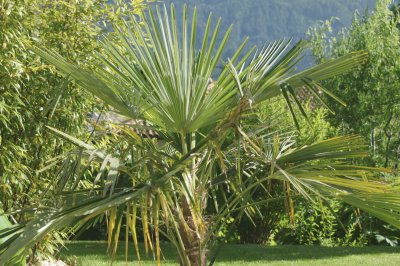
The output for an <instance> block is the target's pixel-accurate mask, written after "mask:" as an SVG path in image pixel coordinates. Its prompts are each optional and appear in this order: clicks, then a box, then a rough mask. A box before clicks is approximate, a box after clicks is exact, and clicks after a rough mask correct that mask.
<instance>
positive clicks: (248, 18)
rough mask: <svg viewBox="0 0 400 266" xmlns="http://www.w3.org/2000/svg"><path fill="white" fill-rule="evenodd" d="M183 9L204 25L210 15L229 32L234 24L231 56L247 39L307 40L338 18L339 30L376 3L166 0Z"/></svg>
mask: <svg viewBox="0 0 400 266" xmlns="http://www.w3.org/2000/svg"><path fill="white" fill-rule="evenodd" d="M165 2H166V3H167V4H169V3H171V2H173V3H174V4H175V6H176V7H178V8H179V9H181V6H182V5H183V4H184V3H187V4H188V6H189V8H191V9H192V8H193V7H194V6H197V7H198V10H199V22H200V25H204V23H205V21H206V20H207V17H208V14H209V13H210V12H213V14H214V16H215V17H221V18H222V26H223V28H224V29H226V28H227V27H228V26H229V25H230V24H234V29H233V32H232V36H231V42H230V45H229V46H228V49H227V50H228V51H227V53H228V54H230V53H231V52H232V51H233V49H234V47H237V45H238V43H240V42H241V41H242V40H243V39H244V38H245V37H246V36H249V37H250V42H249V43H250V44H251V45H258V46H262V45H264V44H265V43H267V42H270V41H272V40H276V39H281V38H291V37H293V38H295V39H299V38H303V37H305V33H306V31H307V29H308V28H309V27H310V26H312V25H314V24H315V22H316V21H318V20H325V19H330V18H331V17H338V18H339V19H340V20H339V21H338V22H337V23H336V26H337V27H343V26H349V25H350V23H351V20H352V17H353V13H354V11H355V10H356V9H357V10H359V11H360V12H364V11H365V10H366V8H367V7H368V8H369V9H372V8H373V7H374V3H375V0H352V1H348V0H218V1H216V0H166V1H165Z"/></svg>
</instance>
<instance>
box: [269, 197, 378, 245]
mask: <svg viewBox="0 0 400 266" xmlns="http://www.w3.org/2000/svg"><path fill="white" fill-rule="evenodd" d="M365 217H368V216H365ZM363 218H364V216H362V215H361V214H360V213H359V212H357V210H355V209H354V208H352V207H349V206H347V205H343V204H341V203H340V202H338V201H336V200H333V199H332V200H329V201H326V202H323V201H317V202H315V203H310V202H304V201H299V202H298V204H296V207H295V219H294V223H292V222H291V221H290V219H288V218H286V219H284V220H282V221H281V223H280V224H279V226H278V227H277V229H276V233H275V235H274V237H275V241H277V242H278V243H281V244H302V245H321V246H327V247H332V246H364V245H366V244H368V243H369V242H370V239H371V237H372V234H371V232H370V231H369V228H368V227H367V223H364V222H363Z"/></svg>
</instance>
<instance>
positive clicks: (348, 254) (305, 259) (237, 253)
mask: <svg viewBox="0 0 400 266" xmlns="http://www.w3.org/2000/svg"><path fill="white" fill-rule="evenodd" d="M141 248H143V247H141ZM106 249H107V244H106V243H105V242H89V241H78V242H71V243H68V244H67V249H64V250H62V252H61V253H62V256H63V257H64V258H67V259H70V260H75V261H76V262H77V265H84V266H91V265H94V266H102V265H104V266H105V265H110V260H109V258H108V257H107V255H106ZM124 252H125V251H124V244H123V243H121V246H120V248H119V249H118V254H117V257H116V260H115V262H114V263H113V265H116V266H119V265H121V266H122V265H155V262H154V261H153V257H152V255H149V256H147V257H146V256H145V252H144V250H142V253H141V255H142V256H143V258H142V261H141V263H140V264H139V263H138V262H137V261H135V258H134V257H135V256H134V253H135V252H134V249H133V247H132V246H130V250H129V252H130V254H129V261H128V263H127V264H126V263H125V257H124V256H125V255H124ZM163 255H164V256H165V260H164V261H163V262H162V264H163V265H177V264H178V263H177V262H176V261H177V260H176V253H175V252H174V249H173V247H172V246H171V245H170V244H164V245H163ZM215 265H221V266H222V265H229V266H236V265H260V266H261V265H285V266H287V265H296V266H306V265H307V266H308V265H326V266H328V265H329V266H331V265H351V266H353V265H356V266H368V265H371V266H376V265H384V266H390V265H393V266H394V265H400V247H395V248H393V247H384V246H370V247H363V248H353V247H333V248H328V247H319V246H276V247H267V246H257V245H225V246H223V248H222V249H221V252H220V255H219V256H218V258H217V261H216V263H215Z"/></svg>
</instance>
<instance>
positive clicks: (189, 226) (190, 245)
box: [179, 200, 208, 266]
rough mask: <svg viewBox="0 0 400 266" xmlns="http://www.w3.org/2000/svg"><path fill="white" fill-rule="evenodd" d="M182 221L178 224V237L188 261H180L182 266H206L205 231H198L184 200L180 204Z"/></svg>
mask: <svg viewBox="0 0 400 266" xmlns="http://www.w3.org/2000/svg"><path fill="white" fill-rule="evenodd" d="M181 210H182V213H183V218H184V221H182V222H181V224H180V227H179V228H180V232H179V233H180V236H181V239H182V241H183V244H184V246H185V253H186V256H187V259H188V261H189V263H190V264H189V265H187V262H185V261H181V262H180V265H182V266H206V263H207V256H208V249H207V247H206V245H205V243H204V236H205V234H206V229H205V228H204V229H201V230H199V229H198V228H196V225H195V222H194V221H193V215H192V210H191V208H190V206H189V204H188V203H187V201H186V200H182V202H181Z"/></svg>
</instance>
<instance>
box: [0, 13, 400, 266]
mask: <svg viewBox="0 0 400 266" xmlns="http://www.w3.org/2000/svg"><path fill="white" fill-rule="evenodd" d="M196 17H197V13H196V10H194V13H193V16H192V19H191V23H189V22H188V20H189V18H188V14H187V10H186V7H185V8H184V10H183V18H182V28H181V29H180V30H178V24H177V18H176V13H175V9H174V7H173V6H171V10H170V14H169V13H168V11H167V9H166V7H164V9H163V10H161V9H160V8H158V7H157V8H156V10H155V11H153V10H149V14H148V17H147V18H145V20H144V23H137V22H135V18H134V17H131V18H130V19H129V20H126V21H124V26H114V30H115V33H116V35H117V36H118V39H117V41H116V42H113V41H111V40H108V39H107V38H105V39H104V40H103V44H104V53H103V54H99V64H98V65H97V66H94V67H93V68H92V69H93V70H87V69H82V68H81V67H79V66H77V65H74V64H71V63H69V62H67V61H66V60H65V59H64V58H62V57H61V56H59V55H58V54H56V53H54V52H52V51H49V50H46V49H43V48H36V47H32V50H33V51H34V52H35V53H37V54H38V55H40V56H41V57H42V58H43V59H45V60H47V61H48V62H49V63H51V64H54V65H55V66H56V67H57V68H58V70H59V71H60V73H62V74H63V75H65V76H69V77H70V78H72V79H73V80H75V82H76V83H77V84H79V85H80V86H81V87H82V88H84V89H86V90H87V91H89V92H91V93H93V94H94V95H95V96H97V97H98V98H100V99H101V100H103V101H104V103H105V104H107V105H109V106H110V107H111V108H112V109H113V111H114V112H118V113H119V115H121V116H125V117H127V118H129V119H132V120H135V121H146V123H145V126H143V124H144V123H130V125H127V126H124V125H119V127H120V128H121V130H122V131H123V134H122V135H121V136H119V137H117V138H116V140H114V142H113V143H112V147H110V148H109V149H107V150H99V149H98V148H97V147H96V145H95V144H88V143H85V142H83V141H80V140H78V139H75V138H74V137H72V136H69V135H67V134H65V133H63V132H61V131H59V130H57V129H54V128H49V129H50V130H51V131H52V132H54V133H55V134H57V135H59V136H60V137H62V138H65V139H67V140H69V141H71V142H72V143H73V144H75V145H76V146H77V149H76V150H73V151H71V152H70V153H68V154H66V155H65V157H64V158H63V163H62V166H61V170H60V171H59V173H60V174H59V179H58V180H57V182H56V184H55V186H54V193H53V194H52V197H51V198H50V200H47V201H46V202H44V203H43V206H38V207H37V209H36V212H35V213H34V215H33V218H32V219H31V220H29V221H27V222H26V223H24V224H18V225H14V226H13V227H11V228H10V229H9V230H7V231H3V235H7V234H13V236H14V237H13V238H12V239H11V240H10V241H8V242H7V244H6V245H2V246H1V247H2V248H1V251H2V255H1V261H0V264H2V265H4V264H5V263H7V261H9V260H10V259H12V258H15V257H18V256H21V254H24V252H26V250H27V249H28V248H29V247H31V246H32V245H33V244H34V243H35V242H36V241H38V240H40V239H41V238H42V237H43V236H44V235H45V234H47V233H48V232H50V231H51V230H54V229H60V228H66V227H69V226H72V225H73V229H74V230H79V229H81V228H86V227H87V226H88V225H89V224H91V223H93V221H96V220H97V219H100V218H99V217H103V216H102V215H103V214H104V213H106V214H107V216H106V217H107V224H108V232H109V235H108V236H109V239H108V240H109V251H110V253H115V249H116V244H117V242H118V238H119V234H120V230H121V225H122V223H123V221H124V222H125V223H126V227H125V228H126V231H125V234H126V236H127V237H126V239H128V236H129V235H132V237H133V241H134V244H135V246H136V252H137V257H138V258H139V259H140V254H139V252H138V249H137V245H138V244H137V242H138V239H137V234H136V230H137V226H138V223H137V221H140V224H141V225H142V228H143V235H144V238H143V241H144V243H145V246H146V250H147V248H148V247H149V248H151V249H153V250H154V252H155V253H156V255H157V261H158V264H159V263H160V257H161V255H160V234H162V235H164V236H165V237H166V238H168V239H169V241H171V243H173V244H174V246H175V247H176V250H177V251H178V254H179V259H180V263H181V265H205V264H206V261H207V258H208V253H209V248H210V246H211V244H212V243H213V241H214V240H215V239H216V238H215V236H216V232H218V230H220V228H221V227H222V226H223V225H224V218H225V217H228V216H234V217H237V219H239V218H240V217H242V216H243V215H247V216H249V217H252V216H253V215H257V214H259V211H258V206H260V205H262V204H268V203H270V202H272V201H277V200H282V201H286V202H287V203H288V204H289V206H292V204H293V203H292V201H293V199H294V198H295V197H297V196H303V197H306V198H307V199H309V200H313V199H315V198H316V197H324V198H329V197H335V198H338V199H340V200H343V201H344V202H347V203H349V204H351V205H353V206H356V207H357V208H360V209H362V210H365V211H367V212H370V213H371V214H373V215H375V216H376V217H378V218H380V219H382V220H383V221H386V222H388V223H391V224H393V225H395V226H397V227H400V222H399V221H400V220H399V218H400V215H399V210H400V208H399V199H398V198H399V197H398V196H397V194H396V190H395V189H394V188H392V187H390V186H388V185H386V184H384V183H382V182H379V181H375V179H374V178H373V174H374V172H376V171H380V170H381V169H372V168H368V167H362V166H354V165H351V164H350V163H349V162H348V160H349V159H352V158H357V157H362V156H365V155H366V152H365V146H364V145H363V143H362V140H361V139H360V138H359V137H356V136H346V137H337V138H333V139H329V140H326V141H322V142H319V143H316V144H313V145H309V146H302V147H299V148H294V147H295V146H294V142H293V141H292V139H291V138H290V136H289V135H288V134H285V133H277V132H271V131H270V130H269V129H268V127H267V126H265V121H260V120H259V118H258V116H257V108H258V107H259V106H260V105H262V104H264V103H265V102H266V101H267V100H270V99H273V98H274V97H278V96H280V95H282V96H283V97H284V98H285V99H286V101H287V104H288V109H289V110H290V112H292V113H293V114H294V111H293V110H294V107H298V108H299V110H300V111H301V112H302V113H304V110H303V109H302V107H301V105H300V103H299V101H298V99H297V97H296V88H300V87H303V86H305V87H306V88H307V89H308V90H309V91H310V92H311V93H312V94H313V95H314V96H315V97H316V98H317V99H319V100H320V101H322V103H324V100H323V98H322V96H321V95H320V92H324V93H325V94H327V95H328V96H330V97H334V98H335V96H334V95H332V94H331V93H330V92H329V91H327V90H326V89H324V88H323V87H322V86H321V85H320V84H319V82H320V81H321V80H324V79H327V78H330V77H332V76H335V75H339V74H341V73H344V72H346V71H349V70H351V69H353V68H355V67H357V66H358V65H360V64H361V63H362V62H364V61H365V60H366V55H365V54H364V53H363V52H358V53H352V54H349V55H346V56H344V57H341V58H338V59H336V60H331V61H327V62H324V63H323V64H320V65H317V66H313V67H311V68H309V69H306V70H304V71H301V72H295V66H296V64H297V62H298V61H299V60H300V59H301V55H302V52H303V51H304V49H305V48H306V43H305V42H304V41H299V42H298V43H296V44H295V45H293V47H291V48H290V43H291V42H290V41H277V42H274V43H271V44H269V45H268V46H266V47H265V48H263V49H261V50H260V51H257V50H256V49H252V50H251V51H250V52H247V53H242V51H243V50H244V46H245V43H246V41H244V42H243V44H242V45H241V46H240V47H239V48H238V50H237V52H236V53H235V54H234V55H233V56H232V58H231V59H228V60H226V61H225V62H224V68H223V70H222V71H221V73H220V74H219V76H218V78H217V79H216V81H215V82H214V86H213V88H212V89H211V90H209V89H208V88H209V80H210V78H211V76H212V75H213V73H214V70H215V68H216V66H217V64H219V63H220V62H221V55H222V53H223V51H224V47H225V45H226V43H227V42H228V37H229V34H230V31H231V28H229V29H228V30H227V32H226V33H225V34H224V35H223V36H222V39H221V41H220V42H218V41H217V40H218V39H219V30H220V22H219V21H218V22H217V23H216V26H215V27H214V28H213V29H212V27H211V16H210V17H209V19H208V22H207V25H206V27H205V29H204V31H205V32H204V36H203V38H202V41H201V43H200V45H199V44H198V43H197V37H198V36H197V30H196V27H197V26H196ZM114 41H115V40H114ZM197 47H200V48H199V49H197ZM294 119H296V118H295V116H294ZM295 121H296V120H295ZM132 127H133V128H134V130H132ZM149 129H151V130H153V131H154V132H157V138H147V137H145V135H146V134H144V133H143V134H141V132H143V131H146V130H149ZM55 164H57V161H56V162H55ZM80 165H83V166H85V167H79V166H80ZM87 165H93V166H94V167H97V168H96V169H97V174H96V176H95V177H94V178H92V179H85V180H84V178H85V176H86V175H85V173H86V174H87V172H88V169H89V168H87V167H86V166H87ZM88 180H91V182H92V188H91V189H86V188H82V186H81V184H82V183H83V181H85V182H87V181H88ZM271 184H274V186H272V187H276V186H275V185H276V184H278V185H279V186H281V187H282V188H283V190H284V194H282V196H280V197H275V196H273V195H274V194H273V193H268V192H269V191H271ZM260 189H261V190H263V191H266V193H265V198H264V199H262V200H260V199H259V198H258V197H253V195H254V193H255V192H256V191H257V190H260ZM257 199H258V200H257ZM127 241H128V240H127Z"/></svg>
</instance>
